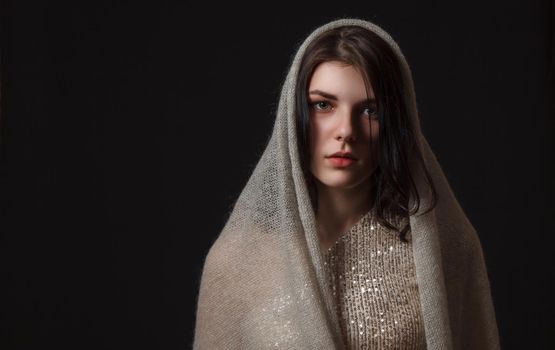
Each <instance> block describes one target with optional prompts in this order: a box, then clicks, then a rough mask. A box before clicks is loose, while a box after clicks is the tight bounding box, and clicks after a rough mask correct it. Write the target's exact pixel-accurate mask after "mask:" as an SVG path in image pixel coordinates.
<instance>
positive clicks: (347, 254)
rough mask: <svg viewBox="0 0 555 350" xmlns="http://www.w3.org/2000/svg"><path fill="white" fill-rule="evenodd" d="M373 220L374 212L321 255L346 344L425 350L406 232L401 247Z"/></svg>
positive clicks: (396, 238)
mask: <svg viewBox="0 0 555 350" xmlns="http://www.w3.org/2000/svg"><path fill="white" fill-rule="evenodd" d="M375 217H376V213H375V207H374V208H373V209H371V210H370V211H369V212H368V213H367V214H365V216H363V217H362V218H361V219H360V220H359V221H358V222H357V223H356V224H355V225H354V226H353V227H352V228H351V229H350V230H349V231H348V232H347V233H345V234H343V235H342V236H341V237H340V238H339V239H338V240H337V241H336V242H335V243H334V245H333V246H332V247H330V248H329V249H328V250H326V251H325V253H324V255H325V265H326V270H327V275H328V282H329V283H330V286H331V290H332V291H333V295H334V298H335V305H336V311H337V314H338V316H339V317H338V319H339V322H340V323H341V324H340V326H341V331H342V334H343V338H344V341H345V344H346V345H347V348H348V349H426V340H425V335H424V325H423V322H422V313H421V308H420V299H419V294H418V285H417V283H416V275H415V267H414V261H413V256H412V240H411V236H410V233H408V234H407V235H406V238H407V240H409V242H408V243H405V242H401V241H400V239H399V234H398V233H397V232H396V231H393V230H389V229H387V228H386V227H383V226H382V225H378V224H377V222H376V219H375ZM389 221H390V222H392V221H391V220H389ZM393 222H394V223H399V221H393ZM403 224H404V222H403ZM401 227H404V226H401Z"/></svg>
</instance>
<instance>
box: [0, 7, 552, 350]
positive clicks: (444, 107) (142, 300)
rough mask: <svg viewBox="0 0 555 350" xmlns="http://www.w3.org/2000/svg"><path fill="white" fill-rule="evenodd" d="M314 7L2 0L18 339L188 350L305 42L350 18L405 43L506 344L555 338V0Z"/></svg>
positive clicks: (4, 220)
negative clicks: (224, 235) (478, 245)
mask: <svg viewBox="0 0 555 350" xmlns="http://www.w3.org/2000/svg"><path fill="white" fill-rule="evenodd" d="M299 3H300V2H297V4H296V5H295V6H285V4H284V3H282V2H280V3H279V6H278V4H262V5H258V7H251V6H249V7H247V6H244V7H241V6H240V5H234V6H233V7H229V8H225V9H224V8H219V7H217V4H212V3H208V2H206V5H199V4H195V5H192V4H189V3H187V2H178V1H164V2H162V1H150V2H149V3H144V2H140V1H119V2H115V1H106V2H101V1H95V2H90V3H85V2H74V3H72V4H69V5H61V4H58V3H54V2H47V1H44V2H40V3H38V2H33V3H31V2H28V1H9V2H2V8H1V12H0V13H1V14H2V23H1V50H2V51H1V54H2V56H1V93H2V96H1V115H0V118H1V119H0V131H1V139H0V141H1V164H0V171H1V175H2V176H1V192H0V201H1V204H2V212H1V213H2V215H1V217H0V220H1V221H0V224H1V227H0V230H1V231H0V232H1V237H2V241H1V242H0V249H1V251H0V259H1V261H0V266H1V272H2V275H1V283H2V284H1V285H2V288H1V289H2V291H3V293H2V294H3V295H4V296H3V297H2V299H1V300H2V303H1V310H0V315H1V322H2V323H1V338H0V339H1V342H2V344H0V345H1V347H2V348H3V349H39V348H47V347H51V346H55V347H56V348H65V347H67V348H76V349H84V348H95V349H99V348H102V349H112V348H114V349H115V348H118V349H121V348H135V349H137V348H145V349H147V348H148V349H154V348H155V349H184V348H189V347H190V346H191V343H192V336H193V327H194V317H195V315H194V313H195V308H196V295H197V292H198V283H199V279H200V272H201V269H202V264H203V259H204V256H205V254H206V252H207V250H208V248H209V246H210V244H211V243H212V241H213V240H214V239H215V237H216V236H217V235H218V233H219V231H220V230H221V229H222V227H223V225H224V224H225V220H226V218H227V215H228V214H229V211H230V209H231V206H232V204H233V201H234V200H235V198H236V197H237V196H238V194H239V193H240V191H241V189H242V187H243V186H244V184H245V183H246V181H247V179H248V177H249V175H250V172H251V171H252V169H253V167H254V165H255V164H256V162H257V160H258V158H259V156H260V155H261V152H262V149H263V147H264V144H265V142H266V140H267V138H268V137H269V135H270V132H271V128H272V126H273V119H274V111H275V109H276V106H277V100H278V94H279V90H280V87H281V83H282V81H283V79H284V77H285V73H286V71H287V69H288V64H289V63H290V60H291V58H292V55H293V54H294V52H295V50H296V48H297V46H298V45H299V44H300V42H301V41H302V40H303V39H304V38H305V37H306V35H308V34H309V33H310V31H311V30H312V29H314V28H315V27H317V26H319V25H321V24H324V23H325V22H327V21H330V20H332V19H336V18H338V17H341V16H354V17H360V18H363V19H368V20H372V21H375V22H376V23H377V24H379V25H381V26H382V27H383V28H384V29H386V30H387V31H389V32H390V33H391V34H392V35H393V37H394V38H395V39H396V40H397V41H398V43H399V45H400V46H401V48H402V49H403V51H404V53H405V55H406V56H407V59H408V61H409V64H410V65H411V67H412V69H413V73H414V79H415V84H416V93H417V99H418V105H419V110H420V113H421V120H422V126H423V130H424V133H425V135H426V136H427V138H428V141H429V142H430V144H431V146H432V148H433V150H434V152H435V153H436V155H437V157H438V159H439V161H440V163H441V164H442V166H443V169H444V171H445V173H446V175H447V177H448V179H449V181H450V183H451V185H452V187H453V189H454V191H455V193H456V195H457V197H458V199H459V201H460V203H461V205H462V207H463V208H464V210H465V212H466V213H467V215H468V217H469V219H470V220H471V222H472V223H473V224H474V226H475V227H476V229H477V231H478V233H479V235H480V237H481V240H482V244H483V249H484V253H485V255H486V261H487V265H488V271H489V274H490V279H491V284H492V293H493V297H494V303H495V306H496V310H497V317H498V322H499V328H500V332H501V339H502V343H503V345H504V348H505V349H523V348H526V349H540V348H554V347H555V340H554V338H553V329H554V326H555V322H554V319H553V318H554V316H553V314H554V312H555V310H554V302H553V293H554V290H553V288H552V287H551V282H552V280H553V276H554V273H553V272H554V271H553V266H554V261H553V260H554V258H553V256H554V255H553V253H552V251H553V244H554V243H555V242H554V238H553V233H554V232H555V230H554V224H553V220H552V216H550V215H553V212H554V211H553V200H552V197H553V195H554V193H555V191H554V181H553V176H554V169H553V164H554V163H553V155H554V153H553V151H554V147H553V146H554V144H553V137H554V134H555V127H554V113H553V97H554V92H553V59H554V56H553V49H554V45H553V43H554V41H553V40H554V36H553V28H554V26H553V25H554V23H553V22H554V6H553V1H549V0H544V1H530V0H521V1H489V2H485V1H464V2H458V3H457V4H449V5H446V4H444V2H439V1H418V2H415V1H408V0H407V1H380V2H366V3H364V4H362V3H357V4H349V3H347V2H342V4H341V5H332V6H330V5H325V6H324V5H323V4H315V5H310V6H306V7H303V8H302V9H301V8H299ZM549 70H551V75H549Z"/></svg>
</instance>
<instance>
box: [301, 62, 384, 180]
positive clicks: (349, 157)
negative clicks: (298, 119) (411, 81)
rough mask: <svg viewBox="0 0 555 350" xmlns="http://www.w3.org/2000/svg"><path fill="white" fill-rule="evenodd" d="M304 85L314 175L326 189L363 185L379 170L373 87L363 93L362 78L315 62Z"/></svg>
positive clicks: (337, 65)
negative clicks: (306, 95)
mask: <svg viewBox="0 0 555 350" xmlns="http://www.w3.org/2000/svg"><path fill="white" fill-rule="evenodd" d="M308 85H309V88H308V99H309V109H310V128H311V133H310V170H311V172H312V174H313V175H314V177H316V179H318V180H319V182H321V183H322V184H323V185H325V186H329V187H334V188H344V189H348V188H353V187H356V186H358V185H360V184H362V183H363V182H365V181H366V180H368V179H369V177H370V175H372V173H373V172H374V171H375V169H376V167H377V163H376V160H377V154H378V153H377V147H378V136H379V135H378V132H379V122H378V115H377V110H376V102H375V97H374V91H373V89H372V87H371V86H369V87H368V88H369V90H368V91H366V88H365V85H364V80H363V78H362V75H361V74H360V73H359V72H358V71H357V70H356V69H355V68H354V67H353V66H349V65H345V64H343V63H341V62H337V61H328V62H323V63H321V64H319V65H318V66H317V67H316V69H315V71H314V73H313V75H312V77H311V79H310V83H309V84H308ZM338 152H339V154H337V153H338ZM342 152H343V154H341V153H342Z"/></svg>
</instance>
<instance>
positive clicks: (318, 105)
mask: <svg viewBox="0 0 555 350" xmlns="http://www.w3.org/2000/svg"><path fill="white" fill-rule="evenodd" d="M312 106H313V107H314V109H316V110H317V111H327V110H329V109H331V105H330V104H329V103H328V102H326V101H318V102H314V103H313V104H312Z"/></svg>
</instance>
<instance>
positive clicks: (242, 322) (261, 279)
mask: <svg viewBox="0 0 555 350" xmlns="http://www.w3.org/2000/svg"><path fill="white" fill-rule="evenodd" d="M344 25H356V26H361V27H364V28H366V29H368V30H370V31H373V32H375V33H376V34H378V35H379V36H380V37H381V38H383V39H384V40H385V41H386V42H387V43H388V44H389V45H390V46H391V48H392V49H393V51H394V52H395V53H396V54H397V55H398V57H399V60H400V62H401V66H402V71H403V85H404V87H405V91H404V93H405V94H406V95H407V98H408V101H409V106H408V107H409V113H410V116H409V119H410V122H411V123H413V126H414V130H415V135H416V138H417V143H418V146H419V147H420V150H421V151H422V153H423V157H424V161H425V164H426V167H427V169H428V171H429V172H430V175H431V177H432V180H433V182H434V185H435V186H436V190H437V193H438V196H439V200H438V202H437V205H436V206H435V208H434V209H433V210H432V211H430V212H428V213H425V214H424V213H422V211H424V209H425V208H427V207H428V205H429V203H430V200H431V199H430V198H431V196H430V192H429V186H427V185H426V183H425V182H424V174H423V173H422V171H421V170H419V169H420V168H419V167H414V173H413V176H414V177H415V180H416V185H417V188H418V192H419V194H420V195H421V204H422V205H421V206H420V209H419V211H418V212H417V213H416V214H415V215H411V216H410V217H409V222H410V227H411V235H412V244H413V245H412V247H413V256H414V264H415V269H416V277H417V282H418V286H419V292H420V302H421V308H422V316H423V322H424V330H425V336H426V343H427V348H428V349H438V350H439V349H442V350H445V349H473V350H478V349H499V336H498V329H497V324H496V317H495V311H494V306H493V302H492V298H491V292H490V283H489V279H488V274H487V269H486V265H485V260H484V256H483V252H482V247H481V243H480V240H479V237H478V235H477V233H476V231H475V229H474V227H473V226H472V224H471V223H470V222H469V220H468V218H467V217H466V215H465V213H464V212H463V210H462V208H461V206H460V205H459V203H458V201H457V199H456V198H455V195H454V193H453V191H452V189H451V187H450V185H449V183H448V181H447V179H446V177H445V175H444V173H443V170H442V169H441V167H440V165H439V163H438V161H437V159H436V157H435V155H434V153H433V152H432V150H431V148H430V146H429V144H428V142H427V141H426V139H425V138H424V136H423V134H422V132H421V128H420V121H419V116H418V112H417V107H416V98H415V93H414V84H413V80H412V73H411V71H410V68H409V66H408V64H407V62H406V59H405V57H404V56H403V54H402V52H401V50H400V49H399V47H398V45H397V43H396V42H395V41H394V40H393V39H392V38H391V36H390V35H389V34H388V33H386V32H385V31H384V30H383V29H381V28H380V27H378V26H377V25H375V24H373V23H371V22H368V21H364V20H361V19H352V18H349V19H346V18H343V19H338V20H334V21H332V22H329V23H327V24H325V25H323V26H321V27H319V28H317V29H315V30H314V31H313V32H312V33H311V34H310V35H309V36H308V37H307V38H306V39H305V41H304V42H303V43H302V44H301V45H300V47H299V49H298V51H297V53H296V55H295V56H294V58H293V61H292V63H291V66H290V69H289V71H288V74H287V77H286V79H285V82H284V84H283V86H282V90H281V95H280V100H279V105H278V109H277V112H276V119H275V123H274V126H273V131H272V134H271V137H270V139H269V141H268V143H267V145H266V148H265V150H264V152H263V154H262V156H261V158H260V160H259V162H258V163H257V165H256V167H255V169H254V171H253V173H252V175H251V176H250V178H249V180H248V182H247V183H246V185H245V187H244V189H243V190H242V192H241V194H240V195H239V197H238V199H237V201H236V202H235V204H234V207H233V210H232V211H231V214H230V216H229V218H228V220H227V222H226V224H225V225H224V227H223V229H222V231H221V233H220V234H219V236H218V237H217V239H216V240H215V241H214V242H213V244H212V246H211V248H210V250H209V251H208V254H207V256H206V259H205V262H204V267H203V271H202V277H201V281H200V291H199V295H198V304H197V313H196V325H195V336H194V344H193V347H194V349H199V350H200V349H207V350H216V349H269V348H280V349H344V348H345V345H344V344H343V341H342V339H341V331H340V328H339V322H338V319H337V317H338V316H337V315H336V313H335V312H334V310H335V309H334V305H333V299H332V295H331V291H330V290H329V287H328V285H327V283H326V275H325V270H324V260H323V254H322V253H323V252H322V251H321V249H320V244H319V238H318V236H317V232H316V225H315V214H314V210H313V208H312V204H311V201H310V197H309V193H308V189H307V186H306V183H305V179H304V177H303V172H302V170H301V166H300V157H299V154H298V151H297V142H298V140H297V133H296V123H295V118H296V116H295V108H294V107H295V82H296V79H297V75H298V70H299V65H300V61H301V59H302V56H303V53H304V51H305V49H306V47H307V46H308V44H309V43H310V42H311V41H313V40H314V39H315V38H316V37H317V36H318V35H319V34H321V33H323V32H325V31H326V30H329V29H332V28H336V27H339V26H344ZM411 198H412V196H411Z"/></svg>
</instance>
